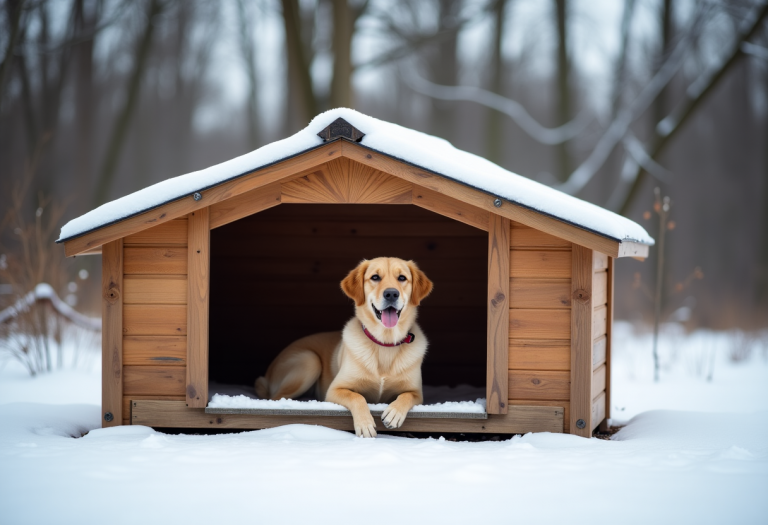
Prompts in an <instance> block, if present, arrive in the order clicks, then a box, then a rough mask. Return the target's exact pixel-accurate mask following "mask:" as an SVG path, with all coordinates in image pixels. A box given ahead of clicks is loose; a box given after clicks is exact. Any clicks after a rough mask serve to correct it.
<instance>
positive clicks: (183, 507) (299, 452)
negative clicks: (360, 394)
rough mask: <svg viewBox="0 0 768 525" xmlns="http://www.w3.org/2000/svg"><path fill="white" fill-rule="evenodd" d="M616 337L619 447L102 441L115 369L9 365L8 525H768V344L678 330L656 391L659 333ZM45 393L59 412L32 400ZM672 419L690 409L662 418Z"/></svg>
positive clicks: (597, 443)
mask: <svg viewBox="0 0 768 525" xmlns="http://www.w3.org/2000/svg"><path fill="white" fill-rule="evenodd" d="M616 332H617V341H616V342H617V347H616V351H615V354H614V364H615V370H614V382H613V388H614V403H613V404H614V406H623V407H624V410H623V412H622V417H626V418H627V419H629V416H633V417H632V419H631V420H630V421H629V422H628V424H627V426H626V427H624V428H623V429H622V430H621V431H620V432H619V433H618V434H616V435H615V436H614V438H613V439H612V440H611V441H603V440H598V439H583V438H577V437H574V436H569V435H559V434H548V433H540V434H527V435H525V436H515V437H513V438H511V439H509V440H505V441H498V442H482V443H472V442H451V441H445V440H442V439H408V438H403V437H394V436H381V437H379V438H377V439H373V440H372V439H368V440H366V439H361V438H356V437H354V436H353V435H351V434H349V433H346V432H340V431H336V430H330V429H325V428H322V427H315V426H309V425H290V426H285V427H280V428H276V429H269V430H261V431H252V432H240V433H235V434H221V435H168V434H162V433H159V432H155V431H154V430H152V429H149V428H147V427H140V426H133V427H116V428H110V429H101V428H99V426H100V420H99V415H100V414H99V412H100V410H99V407H98V401H99V397H100V393H99V390H98V377H99V375H100V374H99V372H98V367H97V366H96V367H94V368H92V369H91V368H89V369H82V370H79V371H77V370H74V371H65V372H55V373H53V374H51V375H50V376H43V377H38V378H35V379H29V378H27V379H26V385H24V383H25V379H24V378H23V377H21V376H19V375H18V374H17V372H18V370H16V369H15V367H14V365H12V364H7V366H5V367H2V368H0V421H2V422H3V423H2V425H1V426H0V522H2V523H12V524H25V523H34V524H37V523H77V524H88V523H105V522H107V521H109V522H111V523H132V524H133V523H140V522H141V523H179V522H184V523H192V524H194V523H206V524H208V523H246V522H248V523H253V522H256V523H302V522H310V521H311V522H313V523H331V522H333V523H337V522H346V521H352V520H355V521H362V522H365V523H392V522H393V521H396V522H401V523H478V522H482V521H483V520H485V521H486V522H489V523H491V522H493V523H497V522H513V521H514V522H522V521H523V520H527V521H528V522H533V521H534V520H535V521H536V522H544V523H551V522H555V521H556V520H559V521H566V520H567V521H569V522H575V523H586V522H591V521H594V520H596V519H598V520H600V519H607V520H611V521H615V522H618V523H643V524H645V523H662V524H663V523H697V524H698V523H717V524H720V523H761V524H763V523H766V522H768V498H766V497H765V495H766V494H768V439H766V435H768V396H766V395H764V394H765V391H764V390H761V389H763V388H765V385H766V384H768V362H767V359H766V357H765V355H764V354H763V352H764V351H765V350H762V348H763V346H760V345H764V344H765V341H760V340H758V341H757V342H750V344H755V345H756V347H755V348H756V350H755V351H754V352H753V355H752V356H751V358H749V359H748V360H747V361H746V362H744V363H739V364H733V363H731V362H730V361H729V360H728V359H727V354H728V353H730V352H731V351H732V349H733V345H734V344H739V343H740V342H741V343H744V342H745V341H746V340H745V339H743V338H741V336H739V335H738V334H737V335H734V334H713V333H707V332H699V333H694V334H693V335H691V336H689V337H685V336H683V335H682V334H680V333H676V332H674V331H673V330H671V329H667V330H666V332H665V334H664V339H663V341H664V344H663V345H662V352H661V353H662V357H663V364H664V369H663V371H662V381H661V383H659V384H653V383H652V381H651V379H652V376H651V375H649V372H650V371H651V368H650V365H649V362H650V361H649V358H648V356H649V354H650V346H648V344H647V342H648V336H646V335H639V336H638V335H636V334H632V333H631V331H630V329H629V328H628V327H617V330H616ZM700 354H703V355H705V357H704V358H700ZM713 356H714V357H713ZM702 363H704V364H706V363H709V364H708V366H709V368H707V367H703V366H702ZM712 364H714V367H712ZM0 366H2V365H0ZM710 370H712V380H711V382H709V381H707V377H708V376H709V371H710ZM89 376H90V377H95V378H96V380H90V379H86V378H87V377H89ZM753 383H757V385H755V384H753ZM9 385H10V386H9ZM30 385H34V386H30ZM89 391H90V394H88V392H89ZM32 395H34V396H36V397H35V399H36V400H38V401H43V402H44V404H43V403H40V404H32V403H18V402H15V401H18V400H21V399H23V398H24V397H25V396H32ZM89 396H90V397H89ZM718 396H722V397H724V400H723V401H718ZM755 396H759V398H758V399H752V398H754V397H755ZM82 401H88V402H89V404H65V405H58V404H56V403H58V402H62V403H79V402H82ZM659 408H667V409H668V408H676V409H677V410H651V411H645V410H647V409H659ZM83 434H85V436H84V437H80V436H83Z"/></svg>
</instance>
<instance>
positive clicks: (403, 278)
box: [397, 275, 407, 282]
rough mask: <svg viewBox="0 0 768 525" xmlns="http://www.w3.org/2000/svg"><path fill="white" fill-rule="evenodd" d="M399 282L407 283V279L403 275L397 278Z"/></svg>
mask: <svg viewBox="0 0 768 525" xmlns="http://www.w3.org/2000/svg"><path fill="white" fill-rule="evenodd" d="M397 280H398V281H400V282H403V281H406V280H407V279H406V278H405V275H401V276H400V277H398V278H397Z"/></svg>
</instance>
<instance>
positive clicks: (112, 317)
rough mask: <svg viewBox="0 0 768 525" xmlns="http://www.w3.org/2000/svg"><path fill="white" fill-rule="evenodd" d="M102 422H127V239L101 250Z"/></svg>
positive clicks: (112, 243) (106, 423)
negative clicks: (125, 364)
mask: <svg viewBox="0 0 768 525" xmlns="http://www.w3.org/2000/svg"><path fill="white" fill-rule="evenodd" d="M101 319H102V326H101V384H102V387H101V425H102V426H103V427H113V426H116V425H122V424H123V240H122V239H118V240H116V241H112V242H108V243H106V244H105V245H104V246H103V247H102V251H101Z"/></svg>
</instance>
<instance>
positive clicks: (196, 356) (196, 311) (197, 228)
mask: <svg viewBox="0 0 768 525" xmlns="http://www.w3.org/2000/svg"><path fill="white" fill-rule="evenodd" d="M210 245H211V233H210V212H209V208H201V209H199V210H197V211H194V212H192V213H191V214H190V215H189V241H188V252H189V265H188V272H187V279H188V283H189V289H188V292H187V385H186V394H187V405H188V406H190V407H198V408H204V407H205V406H206V405H207V404H208V299H209V296H210V293H209V289H210V276H211V258H210Z"/></svg>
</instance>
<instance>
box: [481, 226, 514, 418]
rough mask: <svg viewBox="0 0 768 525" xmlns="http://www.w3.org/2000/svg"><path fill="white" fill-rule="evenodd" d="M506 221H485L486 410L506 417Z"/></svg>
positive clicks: (507, 351) (507, 300)
mask: <svg viewBox="0 0 768 525" xmlns="http://www.w3.org/2000/svg"><path fill="white" fill-rule="evenodd" d="M509 229H510V228H509V219H505V218H504V217H500V216H498V215H494V214H491V215H490V220H489V221H488V299H487V301H488V303H487V308H488V319H487V338H488V342H487V352H488V357H487V359H486V366H487V372H486V379H485V384H486V399H487V402H486V410H487V411H488V413H489V414H506V413H507V399H508V398H507V391H508V390H509V389H508V387H507V384H508V378H507V374H508V372H507V370H508V369H509Z"/></svg>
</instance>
